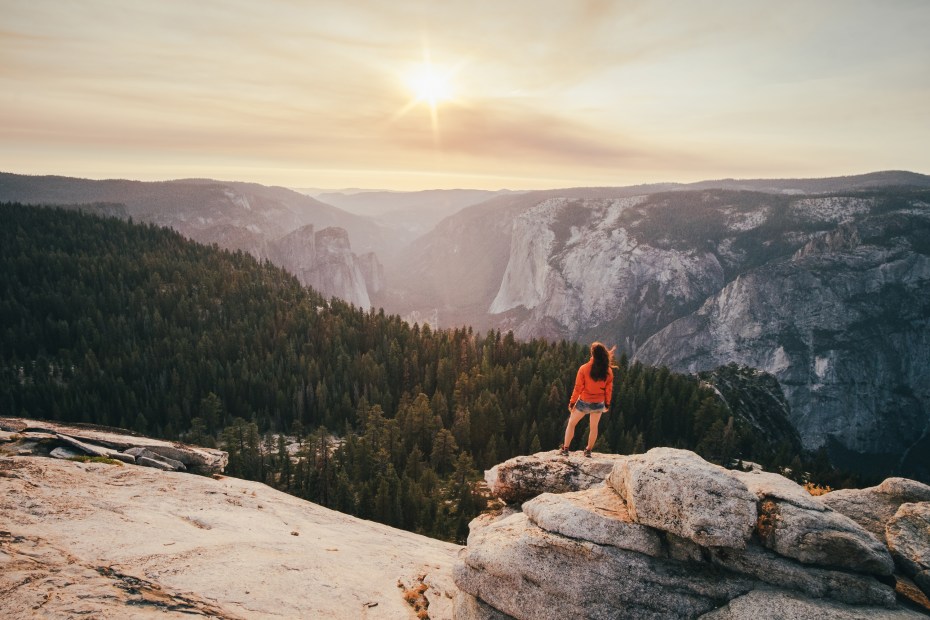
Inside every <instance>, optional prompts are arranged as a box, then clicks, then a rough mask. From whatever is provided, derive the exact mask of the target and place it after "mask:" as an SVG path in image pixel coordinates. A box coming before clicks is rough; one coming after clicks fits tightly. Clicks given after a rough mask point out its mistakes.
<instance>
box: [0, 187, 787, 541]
mask: <svg viewBox="0 0 930 620" xmlns="http://www.w3.org/2000/svg"><path fill="white" fill-rule="evenodd" d="M0 217H2V218H3V221H4V226H3V228H2V230H0V290H2V295H0V326H2V328H0V329H2V331H0V404H2V408H3V410H4V411H5V412H6V413H8V414H9V415H19V416H23V417H35V418H45V419H52V420H58V421H63V422H83V423H93V424H98V425H105V426H115V427H121V428H127V429H131V430H134V431H137V432H140V433H145V434H149V435H153V436H157V437H162V438H166V439H173V440H183V441H188V442H190V443H197V444H202V445H219V446H221V447H222V448H223V449H226V450H228V451H229V453H230V465H229V470H228V471H229V473H230V474H231V475H238V476H242V477H245V478H249V479H254V480H261V481H263V482H266V483H268V484H270V485H272V486H274V487H276V488H280V489H282V490H284V491H287V492H289V493H292V494H295V495H298V496H300V497H304V498H307V499H310V500H312V501H315V502H318V503H320V504H323V505H325V506H329V507H332V508H335V509H338V510H342V511H344V512H348V513H351V514H355V515H358V516H361V517H364V518H370V519H374V520H378V521H381V522H384V523H388V524H390V525H395V526H398V527H402V528H405V529H408V530H411V531H417V532H421V533H424V534H428V535H431V536H435V537H439V538H444V539H448V540H459V541H461V540H463V538H464V536H465V535H466V534H467V523H468V521H470V520H471V519H472V518H473V517H474V516H475V515H476V514H478V513H479V512H480V511H481V510H482V509H483V508H484V507H485V505H486V502H487V498H486V497H485V496H484V494H482V493H481V491H480V485H477V484H476V481H477V480H478V479H479V475H478V471H479V470H482V469H486V468H489V467H491V466H492V465H494V464H496V463H498V462H501V461H503V460H505V459H507V458H510V457H512V456H515V455H518V454H529V453H533V452H536V451H540V450H550V449H554V448H555V447H556V446H558V445H559V443H560V440H561V435H562V433H563V431H564V424H565V421H566V418H567V409H566V407H567V403H568V399H569V395H570V393H571V389H572V385H573V381H574V377H575V371H576V370H577V368H578V366H579V364H581V363H583V362H584V361H586V360H587V358H588V348H587V344H580V343H573V342H567V341H559V342H549V341H546V340H541V339H534V340H530V341H518V340H516V339H515V338H514V337H513V335H512V334H511V333H506V334H504V333H501V332H500V331H497V330H492V331H489V332H487V333H485V334H481V333H478V332H475V331H474V330H472V329H471V328H468V327H459V328H454V329H432V328H431V327H429V326H428V325H423V326H420V325H416V324H414V325H410V324H408V323H406V322H404V321H402V320H401V319H400V318H399V317H397V316H392V315H386V314H385V313H384V312H383V311H382V310H373V309H372V310H364V309H360V308H357V307H354V306H352V305H350V304H348V303H345V302H342V301H340V300H338V299H329V300H327V299H324V298H323V297H321V296H320V295H319V294H318V293H317V292H315V291H313V290H312V289H310V288H307V287H303V286H301V285H300V284H299V283H298V282H297V280H296V279H295V278H294V277H293V276H291V275H290V274H288V273H286V272H285V271H283V270H282V269H279V268H277V267H275V266H273V265H271V264H270V263H268V262H263V261H258V260H256V259H254V258H253V257H251V256H249V255H247V254H244V253H242V252H229V251H225V250H220V249H219V248H217V247H215V246H212V247H210V246H204V245H199V244H196V243H193V242H190V241H188V240H186V239H184V238H183V237H181V236H180V235H179V234H178V233H176V232H174V231H172V230H169V229H165V228H159V227H157V226H154V225H148V224H135V223H133V222H131V221H129V222H124V221H121V220H118V219H113V218H110V219H107V218H99V217H93V216H90V215H86V214H82V213H79V212H73V211H63V210H61V209H53V208H37V207H26V206H22V205H17V204H3V205H0ZM618 364H619V368H618V370H617V378H616V380H615V394H614V398H613V402H614V403H616V405H615V406H614V407H613V408H612V410H611V412H610V414H609V415H608V416H606V417H605V419H604V420H602V422H601V424H602V429H601V430H602V433H601V436H600V437H599V439H598V445H597V447H596V450H598V451H604V452H618V453H633V452H642V451H645V450H648V449H649V448H650V447H653V446H659V445H664V446H674V447H681V448H687V449H692V450H696V451H697V452H698V453H700V454H702V455H704V456H705V457H706V458H710V459H712V460H715V461H717V462H727V461H729V460H731V459H734V458H746V459H753V458H755V459H759V460H767V461H777V460H783V461H784V460H787V459H789V458H793V457H796V456H797V455H795V454H779V453H778V450H777V447H773V446H761V445H757V442H754V441H753V437H752V434H751V433H749V431H748V429H747V427H746V426H745V425H743V424H741V423H740V421H739V420H738V419H734V417H733V416H732V414H731V412H730V411H729V409H728V408H727V406H726V405H725V404H724V403H723V402H722V401H721V400H720V399H719V398H718V397H717V396H716V395H715V394H714V392H713V391H712V389H710V388H709V387H708V386H706V385H704V384H702V383H701V382H700V381H699V380H698V379H696V378H695V377H691V376H686V375H679V374H676V373H672V372H670V371H669V370H668V369H666V368H651V367H646V366H643V365H641V364H639V363H629V362H628V360H627V358H626V356H621V357H620V358H619V360H618ZM288 438H291V439H290V440H289V439H288ZM583 440H584V439H583V437H579V438H576V441H577V442H580V441H583ZM782 452H784V451H782ZM785 464H787V463H785Z"/></svg>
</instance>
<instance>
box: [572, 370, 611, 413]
mask: <svg viewBox="0 0 930 620" xmlns="http://www.w3.org/2000/svg"><path fill="white" fill-rule="evenodd" d="M592 364H594V360H593V359H590V360H588V361H587V363H585V364H582V365H581V367H580V368H579V369H578V374H577V376H576V377H575V389H574V391H573V392H572V397H571V400H569V402H568V407H569V409H573V408H574V407H575V403H576V402H578V399H579V398H580V399H581V400H583V401H585V402H586V403H600V402H603V403H604V405H605V406H607V407H608V408H610V396H611V394H613V390H614V371H613V369H612V368H610V367H609V366H608V367H607V378H606V379H604V380H603V381H595V380H594V379H592V378H591V365H592Z"/></svg>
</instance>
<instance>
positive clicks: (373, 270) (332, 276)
mask: <svg viewBox="0 0 930 620" xmlns="http://www.w3.org/2000/svg"><path fill="white" fill-rule="evenodd" d="M269 255H270V257H271V258H272V260H273V261H274V262H275V263H276V264H278V265H281V266H282V267H284V268H285V269H287V270H288V271H290V272H291V273H293V274H294V275H296V276H297V279H298V280H300V283H301V284H305V285H307V286H311V287H313V288H314V289H316V290H317V291H318V292H320V293H321V294H322V295H323V296H324V297H326V298H329V297H338V298H340V299H344V300H345V301H348V302H350V303H352V304H355V305H356V306H358V307H360V308H365V309H367V308H369V307H371V300H370V298H369V295H368V291H369V287H368V284H369V282H370V283H371V284H372V285H374V286H380V280H379V270H380V264H379V263H378V259H377V258H376V257H375V256H374V254H373V253H369V254H367V255H366V257H367V258H366V259H365V260H364V261H362V260H361V259H359V257H357V256H356V255H355V254H353V253H352V248H351V246H350V244H349V235H348V233H347V232H346V231H345V230H344V229H342V228H333V227H330V228H324V229H323V230H320V231H316V232H314V229H313V225H312V224H311V225H307V226H304V227H302V228H299V229H297V230H295V231H293V232H291V233H289V234H287V235H285V236H284V237H281V238H280V239H277V240H276V241H274V242H273V243H272V244H271V248H270V250H269Z"/></svg>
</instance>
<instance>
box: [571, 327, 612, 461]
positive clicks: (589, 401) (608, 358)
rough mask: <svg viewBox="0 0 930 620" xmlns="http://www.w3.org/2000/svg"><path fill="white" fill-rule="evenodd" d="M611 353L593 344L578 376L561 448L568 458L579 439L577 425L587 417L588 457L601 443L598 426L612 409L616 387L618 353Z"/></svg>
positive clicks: (586, 452) (602, 346) (597, 344)
mask: <svg viewBox="0 0 930 620" xmlns="http://www.w3.org/2000/svg"><path fill="white" fill-rule="evenodd" d="M616 348H617V347H613V348H612V349H610V350H609V351H608V350H607V347H605V346H604V345H602V344H601V343H600V342H595V343H592V344H591V359H589V360H588V361H587V362H585V363H584V364H582V365H581V367H580V368H579V369H578V374H577V375H576V376H575V389H574V390H573V391H572V397H571V399H570V400H569V402H568V411H569V414H570V415H569V417H568V426H567V427H566V428H565V442H564V443H563V444H562V445H561V446H560V447H559V453H560V454H561V455H562V456H568V447H569V446H570V445H571V444H572V437H574V436H575V426H577V425H578V422H580V421H581V418H583V417H585V416H586V415H589V414H590V416H591V421H590V426H591V428H590V431H589V432H588V447H587V448H585V451H584V455H585V456H586V457H588V458H591V449H592V448H593V447H594V442H595V441H597V426H598V424H600V421H601V414H604V413H607V411H608V410H609V409H610V396H611V394H612V393H613V387H614V371H613V369H614V368H615V367H616V366H615V365H614V363H613V362H614V350H615V349H616Z"/></svg>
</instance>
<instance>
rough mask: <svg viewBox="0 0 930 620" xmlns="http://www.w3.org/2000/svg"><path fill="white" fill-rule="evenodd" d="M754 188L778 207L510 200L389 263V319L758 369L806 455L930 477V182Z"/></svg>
mask: <svg viewBox="0 0 930 620" xmlns="http://www.w3.org/2000/svg"><path fill="white" fill-rule="evenodd" d="M711 183H712V182H707V185H709V184H711ZM716 183H717V184H719V185H724V186H725V185H728V184H733V183H737V182H731V181H721V182H716ZM739 183H741V184H744V185H746V184H748V185H749V186H755V187H760V188H761V187H766V188H769V189H771V190H772V191H771V192H762V191H744V190H730V189H703V190H699V191H698V190H694V189H688V188H687V187H680V188H676V189H673V191H666V190H668V187H667V186H660V187H638V188H602V189H575V190H554V191H548V192H533V193H527V194H522V195H519V196H505V197H499V198H495V199H493V200H491V201H488V202H486V203H483V204H480V205H476V206H474V207H470V208H467V209H464V210H462V211H461V212H459V213H457V214H455V215H454V216H451V217H449V218H447V219H446V220H444V221H443V222H441V223H440V224H439V225H438V226H437V227H436V228H435V229H434V230H433V231H432V232H431V233H429V234H428V235H425V236H424V237H423V238H421V239H420V240H419V241H418V242H417V244H416V246H415V247H411V248H409V249H408V250H407V251H405V252H404V253H403V254H402V255H401V256H400V258H399V259H398V260H397V261H388V262H387V263H386V265H385V273H386V277H385V280H386V285H385V290H384V291H382V293H380V294H379V295H377V296H376V299H375V303H376V304H377V305H383V306H384V307H385V308H386V309H389V310H391V311H394V312H398V313H400V314H401V315H403V316H407V317H414V316H419V317H430V316H433V317H435V318H436V319H437V321H438V323H439V324H440V325H454V324H461V323H468V324H473V325H476V326H478V327H481V328H491V329H502V330H513V331H514V333H515V335H516V336H517V337H520V338H526V339H531V338H534V337H547V338H550V339H559V338H567V339H571V340H581V341H590V340H594V339H597V340H603V341H606V342H608V343H617V344H619V345H620V346H621V348H622V349H624V350H626V351H627V352H629V353H632V354H634V355H635V359H637V360H640V361H642V362H644V363H647V364H666V365H668V366H669V367H671V368H672V369H674V370H677V371H680V372H696V371H707V370H712V369H714V368H716V367H718V366H721V365H725V364H728V363H730V362H736V363H738V364H741V365H748V366H753V367H756V368H759V369H761V370H763V371H766V372H768V373H771V374H773V375H774V376H775V377H777V378H778V380H779V383H780V384H781V388H782V389H783V391H784V393H785V396H786V398H787V401H788V404H789V406H790V409H791V416H790V419H791V420H792V423H793V424H794V425H795V427H796V429H797V430H798V432H799V433H800V435H801V438H802V440H803V442H804V445H805V446H806V447H807V448H816V447H820V446H825V445H826V446H829V447H830V449H831V453H832V454H833V455H834V456H835V457H837V458H841V459H842V460H843V462H844V463H848V464H850V465H853V466H858V467H860V468H861V469H863V470H869V469H871V470H872V471H873V472H879V471H880V472H884V473H889V472H892V471H898V472H901V473H904V474H906V475H912V476H917V477H920V478H923V479H926V476H927V475H928V473H930V470H928V469H927V466H928V463H927V462H926V457H924V456H923V455H924V454H926V453H928V452H930V451H928V450H926V449H924V448H925V447H926V441H927V437H928V425H930V397H928V392H927V386H928V385H930V378H928V373H930V362H928V351H930V345H928V341H927V337H926V334H927V333H928V330H927V326H928V321H930V310H928V307H930V306H928V301H927V299H928V298H927V293H926V292H925V291H928V290H930V286H928V284H930V283H928V282H927V279H928V275H927V271H926V269H927V261H928V260H930V259H928V255H930V250H928V245H927V239H928V238H930V191H928V190H927V189H925V188H926V187H927V186H930V177H926V176H924V175H915V174H911V173H894V172H889V173H876V174H872V175H862V176H857V177H841V178H837V179H822V180H810V181H807V180H785V181H746V182H739ZM883 183H890V184H891V185H889V186H882V185H881V184H883ZM824 188H827V189H830V191H829V192H828V193H817V194H798V192H800V191H802V190H820V189H824ZM835 188H841V189H838V190H836V191H834V189H835ZM843 188H847V189H843ZM437 257H438V258H437ZM678 321H680V322H678ZM676 322H677V323H676ZM650 338H653V340H652V341H650ZM647 341H649V342H648V344H647ZM853 368H856V370H854V369H853ZM863 455H867V457H863Z"/></svg>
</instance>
